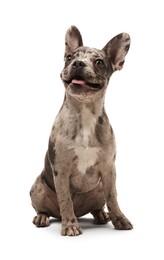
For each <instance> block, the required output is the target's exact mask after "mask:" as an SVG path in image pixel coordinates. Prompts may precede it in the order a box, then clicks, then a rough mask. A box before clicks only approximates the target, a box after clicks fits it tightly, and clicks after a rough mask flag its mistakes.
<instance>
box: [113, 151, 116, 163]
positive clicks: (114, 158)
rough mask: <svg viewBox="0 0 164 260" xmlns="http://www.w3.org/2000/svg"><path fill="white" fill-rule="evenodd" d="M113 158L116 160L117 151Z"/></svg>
mask: <svg viewBox="0 0 164 260" xmlns="http://www.w3.org/2000/svg"><path fill="white" fill-rule="evenodd" d="M113 160H114V161H115V160H116V153H115V154H114V156H113Z"/></svg>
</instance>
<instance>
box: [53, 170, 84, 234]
mask: <svg viewBox="0 0 164 260" xmlns="http://www.w3.org/2000/svg"><path fill="white" fill-rule="evenodd" d="M55 175H56V176H55V178H54V182H55V188H56V193H57V198H58V202H59V207H60V215H61V218H62V229H61V234H62V235H63V236H66V235H67V236H77V235H80V234H81V233H82V230H81V228H80V226H79V224H78V221H77V218H76V216H75V213H74V209H73V203H72V199H71V194H70V188H69V186H70V184H69V175H67V174H63V173H57V174H55Z"/></svg>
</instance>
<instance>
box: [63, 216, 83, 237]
mask: <svg viewBox="0 0 164 260" xmlns="http://www.w3.org/2000/svg"><path fill="white" fill-rule="evenodd" d="M80 234H82V229H81V228H80V226H79V224H78V222H77V221H76V220H75V219H72V220H68V219H66V220H63V221H62V230H61V235H62V236H78V235H80Z"/></svg>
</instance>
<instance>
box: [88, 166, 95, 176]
mask: <svg viewBox="0 0 164 260" xmlns="http://www.w3.org/2000/svg"><path fill="white" fill-rule="evenodd" d="M86 174H87V175H93V174H94V167H92V166H91V167H89V168H87V169H86Z"/></svg>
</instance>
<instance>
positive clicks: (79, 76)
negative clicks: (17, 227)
mask: <svg viewBox="0 0 164 260" xmlns="http://www.w3.org/2000/svg"><path fill="white" fill-rule="evenodd" d="M65 41H66V42H65V44H66V47H65V55H64V56H65V67H64V69H63V70H62V72H61V79H62V81H63V84H64V86H65V99H64V102H63V106H62V108H61V110H60V111H59V113H58V115H57V117H56V119H55V122H54V125H53V127H52V131H51V134H50V139H49V145H48V151H47V153H46V157H45V167H44V169H43V171H42V173H41V175H40V176H39V177H38V178H37V179H36V181H35V183H34V184H33V186H32V188H31V191H30V194H31V200H32V205H33V207H34V208H35V210H36V212H37V216H36V217H35V218H34V221H33V222H34V224H35V225H36V226H39V227H40V226H47V225H49V217H50V216H52V217H55V218H61V220H62V230H61V234H62V235H68V236H76V235H79V234H81V233H82V230H81V228H80V226H79V224H78V221H77V217H80V216H83V215H85V214H87V213H89V212H91V213H92V214H93V216H94V219H95V222H96V223H97V224H105V223H107V222H108V221H109V220H111V221H112V223H113V225H114V227H115V228H116V229H132V225H131V223H130V221H129V220H128V219H127V218H126V217H125V216H124V215H123V213H122V212H121V210H120V208H119V205H118V202H117V195H116V187H115V179H116V172H115V157H116V147H115V137H114V133H113V130H112V127H111V125H110V123H109V120H108V117H107V115H106V112H105V109H104V96H105V91H106V88H107V85H108V82H109V79H110V77H111V75H112V73H113V72H114V71H115V70H120V69H121V68H122V67H123V64H124V59H125V55H126V54H127V52H128V49H129V46H130V37H129V35H128V34H126V33H123V34H119V35H118V36H116V37H114V38H113V39H112V40H111V41H109V42H108V43H107V44H106V45H105V47H104V48H103V49H102V50H98V49H95V48H89V47H84V46H83V42H82V37H81V34H80V32H79V30H78V29H77V28H76V27H75V26H72V27H70V28H69V29H68V31H67V33H66V38H65ZM105 204H106V206H107V208H108V210H109V212H108V213H106V212H105V211H104V209H103V208H104V206H105Z"/></svg>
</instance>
